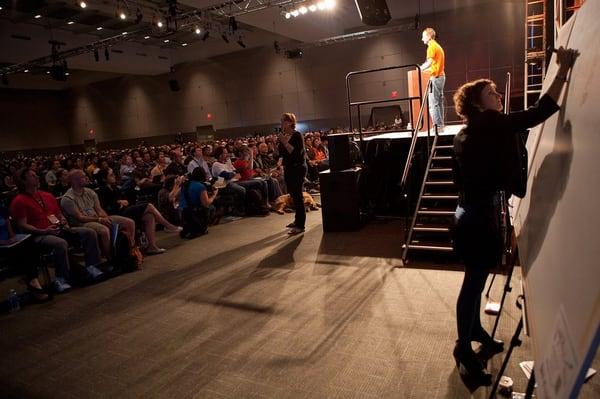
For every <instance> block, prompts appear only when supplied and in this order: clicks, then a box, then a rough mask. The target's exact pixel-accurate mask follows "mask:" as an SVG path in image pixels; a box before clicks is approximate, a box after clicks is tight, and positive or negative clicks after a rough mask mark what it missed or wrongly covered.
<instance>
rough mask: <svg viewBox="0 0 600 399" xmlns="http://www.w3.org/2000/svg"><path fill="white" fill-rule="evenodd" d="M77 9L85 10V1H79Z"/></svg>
mask: <svg viewBox="0 0 600 399" xmlns="http://www.w3.org/2000/svg"><path fill="white" fill-rule="evenodd" d="M79 7H81V8H86V7H87V3H86V2H85V1H83V0H81V1H80V2H79Z"/></svg>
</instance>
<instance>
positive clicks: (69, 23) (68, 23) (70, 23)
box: [67, 21, 75, 25]
mask: <svg viewBox="0 0 600 399" xmlns="http://www.w3.org/2000/svg"><path fill="white" fill-rule="evenodd" d="M74 23H75V22H73V21H69V22H67V25H73V24H74Z"/></svg>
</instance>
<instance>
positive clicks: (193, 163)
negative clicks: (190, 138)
mask: <svg viewBox="0 0 600 399" xmlns="http://www.w3.org/2000/svg"><path fill="white" fill-rule="evenodd" d="M191 155H192V159H191V160H190V163H188V166H187V171H188V173H189V174H192V172H193V171H194V169H196V168H202V169H203V170H204V174H205V175H206V176H212V174H211V172H210V166H208V163H207V162H206V160H205V159H204V157H203V156H202V148H200V147H195V148H194V149H193V150H192V154H191Z"/></svg>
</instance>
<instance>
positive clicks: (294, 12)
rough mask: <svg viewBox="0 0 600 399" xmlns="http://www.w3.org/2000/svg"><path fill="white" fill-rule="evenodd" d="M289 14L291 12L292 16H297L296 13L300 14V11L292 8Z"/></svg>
mask: <svg viewBox="0 0 600 399" xmlns="http://www.w3.org/2000/svg"><path fill="white" fill-rule="evenodd" d="M290 14H292V17H297V16H298V15H300V13H299V12H298V10H292V11H291V12H290Z"/></svg>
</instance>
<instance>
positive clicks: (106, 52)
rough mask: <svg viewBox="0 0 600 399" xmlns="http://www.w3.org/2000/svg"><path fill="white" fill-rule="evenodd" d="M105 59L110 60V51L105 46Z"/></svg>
mask: <svg viewBox="0 0 600 399" xmlns="http://www.w3.org/2000/svg"><path fill="white" fill-rule="evenodd" d="M104 59H105V60H106V61H108V60H110V53H109V52H108V47H105V48H104Z"/></svg>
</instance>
